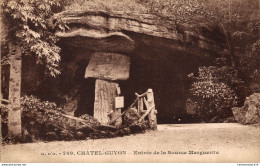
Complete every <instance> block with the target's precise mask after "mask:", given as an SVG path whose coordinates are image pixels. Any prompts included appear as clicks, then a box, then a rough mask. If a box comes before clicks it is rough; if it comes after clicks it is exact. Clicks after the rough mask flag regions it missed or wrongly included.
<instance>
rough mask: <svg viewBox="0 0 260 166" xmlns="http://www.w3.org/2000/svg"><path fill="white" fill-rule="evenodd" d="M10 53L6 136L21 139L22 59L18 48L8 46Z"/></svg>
mask: <svg viewBox="0 0 260 166" xmlns="http://www.w3.org/2000/svg"><path fill="white" fill-rule="evenodd" d="M9 48H10V49H9V52H10V81H9V101H10V103H11V107H10V108H11V110H10V111H9V112H8V135H9V136H10V137H12V138H21V136H22V132H21V105H20V99H21V72H22V71H21V70H22V59H21V58H22V57H21V48H20V46H12V45H11V44H9Z"/></svg>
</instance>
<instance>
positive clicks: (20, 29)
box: [2, 0, 66, 138]
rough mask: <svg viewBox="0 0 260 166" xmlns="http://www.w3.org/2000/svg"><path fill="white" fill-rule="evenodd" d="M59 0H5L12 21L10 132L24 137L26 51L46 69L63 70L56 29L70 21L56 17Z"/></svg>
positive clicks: (6, 14) (52, 72) (55, 72)
mask: <svg viewBox="0 0 260 166" xmlns="http://www.w3.org/2000/svg"><path fill="white" fill-rule="evenodd" d="M59 6H60V4H59V2H58V1H57V0H11V1H9V0H5V1H4V2H3V5H2V8H3V18H4V19H5V20H6V22H7V23H8V24H7V26H8V35H7V39H6V42H8V43H9V54H8V58H9V63H10V85H9V100H10V102H11V110H10V111H9V114H8V129H9V136H11V137H18V138H19V137H21V111H20V95H21V60H22V55H26V56H28V55H30V56H35V57H36V59H37V63H38V64H42V65H45V66H46V73H48V74H50V75H51V76H53V77H55V76H57V75H58V74H60V71H59V68H58V67H59V62H60V55H59V53H60V48H59V47H58V46H57V45H56V43H57V41H58V38H57V37H56V36H55V34H54V32H55V31H56V30H60V31H64V30H65V28H66V25H65V24H63V22H62V21H61V20H60V19H58V18H57V19H55V20H54V19H53V17H52V16H53V14H54V13H53V10H54V9H55V7H59Z"/></svg>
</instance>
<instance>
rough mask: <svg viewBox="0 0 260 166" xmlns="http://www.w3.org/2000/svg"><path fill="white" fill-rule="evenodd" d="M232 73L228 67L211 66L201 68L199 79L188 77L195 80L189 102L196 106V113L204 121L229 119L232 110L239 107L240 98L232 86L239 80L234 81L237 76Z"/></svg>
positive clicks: (192, 75)
mask: <svg viewBox="0 0 260 166" xmlns="http://www.w3.org/2000/svg"><path fill="white" fill-rule="evenodd" d="M230 72H231V71H229V67H227V66H225V67H220V68H219V67H216V66H209V67H199V71H198V76H197V77H196V76H194V74H190V75H188V76H189V77H190V78H192V79H193V83H192V85H191V89H190V95H189V99H188V102H190V103H192V104H193V105H195V111H196V113H197V115H198V116H199V117H200V118H201V119H202V120H204V121H209V120H210V119H212V118H213V117H216V116H218V117H227V116H228V115H230V114H231V113H232V112H231V108H232V107H234V106H236V105H237V101H238V97H237V95H236V93H235V91H234V90H233V88H231V87H230V85H232V84H235V82H236V81H239V79H235V78H234V79H232V78H231V77H233V76H235V77H236V75H232V73H230ZM233 72H234V71H233ZM233 74H234V73H233Z"/></svg>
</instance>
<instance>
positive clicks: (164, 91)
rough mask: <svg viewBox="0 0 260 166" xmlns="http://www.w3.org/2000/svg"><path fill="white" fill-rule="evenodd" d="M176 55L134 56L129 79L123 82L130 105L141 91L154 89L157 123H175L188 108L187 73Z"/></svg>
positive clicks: (124, 94)
mask: <svg viewBox="0 0 260 166" xmlns="http://www.w3.org/2000/svg"><path fill="white" fill-rule="evenodd" d="M176 62H177V61H176V60H175V59H173V58H167V59H165V58H164V59H151V60H143V59H140V58H134V57H133V58H132V59H131V70H130V78H129V80H127V81H125V82H121V83H120V86H121V88H122V95H123V96H125V103H126V104H125V105H126V106H129V105H131V103H132V102H133V101H134V99H135V95H134V93H135V92H137V93H139V94H141V93H143V92H145V91H146V90H147V89H149V88H151V89H153V92H154V98H155V107H156V109H157V110H158V115H157V118H158V123H174V122H175V121H174V120H175V119H176V117H180V116H182V115H183V114H185V113H186V110H185V73H184V72H183V71H182V68H183V67H180V65H179V64H178V62H177V63H176Z"/></svg>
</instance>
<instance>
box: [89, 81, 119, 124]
mask: <svg viewBox="0 0 260 166" xmlns="http://www.w3.org/2000/svg"><path fill="white" fill-rule="evenodd" d="M117 87H118V84H117V83H115V82H112V81H105V80H101V79H97V80H96V85H95V102H94V118H96V119H97V120H98V121H99V122H100V123H102V124H108V123H109V122H110V117H109V115H110V114H113V112H114V111H116V110H115V97H116V88H117ZM111 111H112V112H111ZM120 113H121V111H120ZM120 113H119V114H120Z"/></svg>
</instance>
